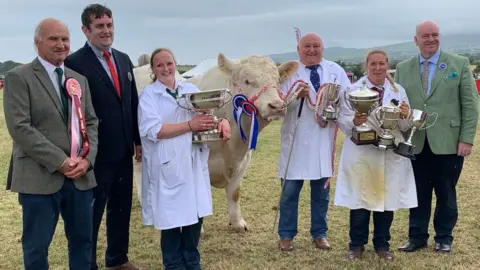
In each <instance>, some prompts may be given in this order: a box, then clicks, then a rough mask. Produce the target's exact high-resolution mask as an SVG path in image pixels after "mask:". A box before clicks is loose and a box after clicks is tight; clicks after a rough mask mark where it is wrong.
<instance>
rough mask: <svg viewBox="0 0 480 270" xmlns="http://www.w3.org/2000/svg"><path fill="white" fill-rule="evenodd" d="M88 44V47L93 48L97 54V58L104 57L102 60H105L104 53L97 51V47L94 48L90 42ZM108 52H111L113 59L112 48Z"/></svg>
mask: <svg viewBox="0 0 480 270" xmlns="http://www.w3.org/2000/svg"><path fill="white" fill-rule="evenodd" d="M87 44H88V46H90V48H92V51H93V52H94V53H95V55H96V56H97V57H102V58H104V56H103V52H102V51H100V50H99V49H97V47H95V46H93V45H92V43H90V41H87ZM108 52H109V53H110V55H111V56H112V57H113V54H112V48H108Z"/></svg>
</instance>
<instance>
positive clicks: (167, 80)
mask: <svg viewBox="0 0 480 270" xmlns="http://www.w3.org/2000/svg"><path fill="white" fill-rule="evenodd" d="M150 66H151V69H152V71H153V74H154V79H153V83H152V84H150V85H148V86H147V87H145V89H144V90H143V91H142V93H141V95H140V98H139V107H138V123H139V130H140V137H141V140H142V148H143V155H142V216H143V222H144V224H145V225H153V226H154V227H155V228H156V229H158V230H161V250H162V259H163V265H164V267H165V269H167V270H168V269H185V268H187V269H200V253H199V251H198V248H197V247H198V243H199V240H200V231H201V227H202V220H203V217H206V216H209V215H211V214H212V198H211V190H210V177H209V171H208V156H209V148H208V147H207V146H206V145H203V144H192V132H196V131H203V130H207V129H209V128H211V127H212V126H213V124H214V121H213V118H212V117H209V116H205V115H196V114H195V113H194V112H190V111H188V110H185V109H183V108H181V107H179V106H178V105H177V97H178V96H180V95H181V94H184V93H192V92H198V91H200V90H199V89H198V88H197V87H196V86H195V85H193V84H191V83H187V82H183V81H177V80H175V71H176V62H175V59H174V56H173V54H172V53H171V51H170V50H168V49H164V48H160V49H157V50H155V51H154V52H153V53H152V55H151V59H150ZM219 130H220V131H221V132H222V135H223V138H224V140H227V139H228V138H230V124H229V122H228V120H222V121H221V122H220V123H219Z"/></svg>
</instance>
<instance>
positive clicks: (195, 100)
mask: <svg viewBox="0 0 480 270" xmlns="http://www.w3.org/2000/svg"><path fill="white" fill-rule="evenodd" d="M231 100H232V94H231V93H230V91H229V90H228V89H226V88H222V89H213V90H205V91H200V92H197V93H187V94H183V95H182V96H180V97H179V98H178V100H177V104H178V106H179V107H181V108H183V109H185V110H189V111H194V112H196V113H197V114H206V115H212V116H213V117H214V121H215V125H214V126H213V127H212V128H211V129H209V130H206V131H199V132H193V134H192V143H194V144H195V143H204V142H212V141H220V140H222V135H221V133H220V132H219V130H218V123H219V121H218V119H217V117H216V116H215V115H214V112H215V110H218V109H220V108H222V107H224V106H225V105H226V104H227V103H229V102H230V101H231Z"/></svg>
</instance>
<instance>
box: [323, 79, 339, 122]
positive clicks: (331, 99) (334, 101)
mask: <svg viewBox="0 0 480 270" xmlns="http://www.w3.org/2000/svg"><path fill="white" fill-rule="evenodd" d="M320 91H326V97H327V100H326V102H327V108H325V109H323V111H322V119H323V120H324V121H326V120H337V118H338V109H337V108H338V100H339V99H340V85H339V84H337V83H335V82H333V83H326V84H325V85H324V86H323V87H322V90H320Z"/></svg>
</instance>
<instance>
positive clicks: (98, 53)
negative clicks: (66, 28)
mask: <svg viewBox="0 0 480 270" xmlns="http://www.w3.org/2000/svg"><path fill="white" fill-rule="evenodd" d="M87 44H88V45H89V46H90V48H92V51H93V52H94V53H95V55H96V56H97V58H98V61H100V64H102V67H103V69H104V70H105V72H107V75H108V77H110V79H111V80H112V82H113V79H112V73H111V72H110V68H109V67H108V64H107V59H105V56H103V52H102V51H100V50H99V49H97V47H95V46H93V45H92V43H90V41H87ZM108 52H109V53H110V59H112V63H113V68H114V69H115V72H117V74H118V70H117V65H115V58H113V54H112V48H109V49H108Z"/></svg>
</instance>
